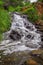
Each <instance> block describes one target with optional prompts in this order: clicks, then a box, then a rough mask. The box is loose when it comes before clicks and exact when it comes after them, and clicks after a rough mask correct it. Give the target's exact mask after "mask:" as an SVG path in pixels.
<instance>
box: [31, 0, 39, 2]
mask: <svg viewBox="0 0 43 65" xmlns="http://www.w3.org/2000/svg"><path fill="white" fill-rule="evenodd" d="M37 1H38V0H30V2H31V3H33V2H37Z"/></svg>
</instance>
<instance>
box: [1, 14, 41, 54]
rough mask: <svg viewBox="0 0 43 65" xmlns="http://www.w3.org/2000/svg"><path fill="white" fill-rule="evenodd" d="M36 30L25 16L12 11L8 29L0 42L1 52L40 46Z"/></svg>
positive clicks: (32, 48)
mask: <svg viewBox="0 0 43 65" xmlns="http://www.w3.org/2000/svg"><path fill="white" fill-rule="evenodd" d="M36 31H37V29H36V28H35V26H34V25H33V24H32V23H30V22H29V21H28V20H27V18H25V17H23V16H21V15H19V14H18V13H14V19H13V22H12V25H11V28H10V31H8V32H5V33H4V34H3V35H4V40H3V41H2V42H1V44H0V50H4V51H3V54H11V53H13V52H18V51H26V50H27V51H32V50H37V49H38V48H39V47H40V42H41V37H40V34H39V33H37V32H36Z"/></svg>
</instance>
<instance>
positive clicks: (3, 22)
mask: <svg viewBox="0 0 43 65" xmlns="http://www.w3.org/2000/svg"><path fill="white" fill-rule="evenodd" d="M10 25H11V20H10V16H9V13H8V12H7V11H6V10H4V9H1V8H0V38H2V33H3V32H5V31H7V30H9V29H10Z"/></svg>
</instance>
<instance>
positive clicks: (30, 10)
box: [23, 6, 38, 22]
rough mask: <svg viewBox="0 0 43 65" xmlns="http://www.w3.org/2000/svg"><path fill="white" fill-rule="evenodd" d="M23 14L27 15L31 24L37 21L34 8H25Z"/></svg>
mask: <svg viewBox="0 0 43 65" xmlns="http://www.w3.org/2000/svg"><path fill="white" fill-rule="evenodd" d="M23 13H24V14H27V15H28V19H29V20H30V21H32V22H35V21H36V20H38V14H37V10H36V8H35V7H34V6H31V7H30V8H27V9H26V10H25V11H24V12H23Z"/></svg>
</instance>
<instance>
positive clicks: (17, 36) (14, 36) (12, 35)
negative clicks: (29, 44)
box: [9, 30, 21, 40]
mask: <svg viewBox="0 0 43 65" xmlns="http://www.w3.org/2000/svg"><path fill="white" fill-rule="evenodd" d="M9 36H10V38H11V39H13V40H19V39H21V35H20V34H19V33H18V32H17V31H13V30H12V32H11V33H10V35H9Z"/></svg>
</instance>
